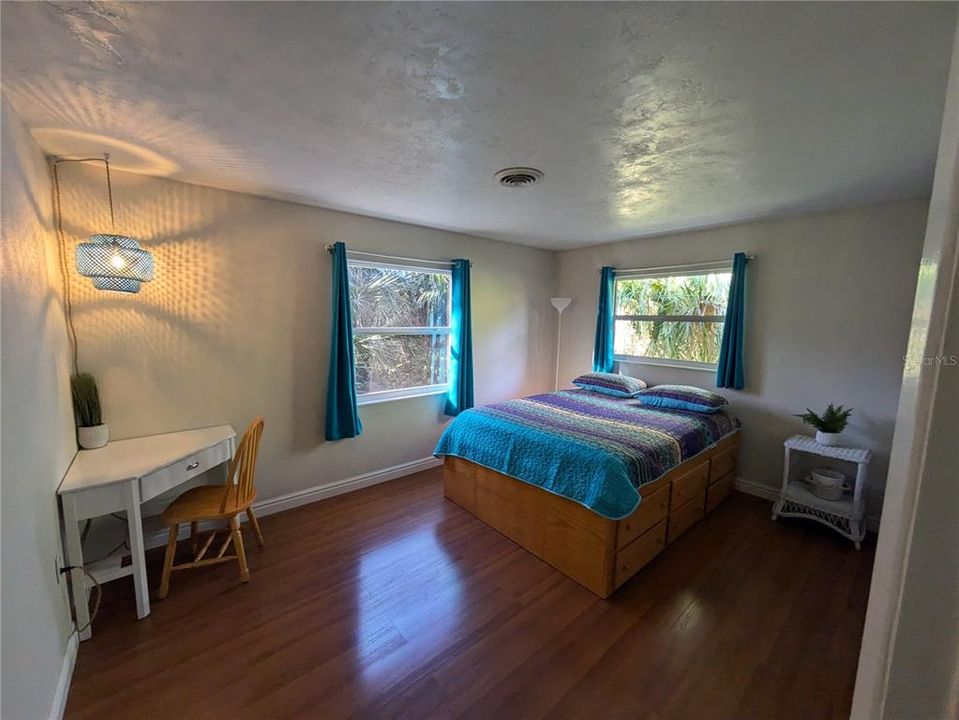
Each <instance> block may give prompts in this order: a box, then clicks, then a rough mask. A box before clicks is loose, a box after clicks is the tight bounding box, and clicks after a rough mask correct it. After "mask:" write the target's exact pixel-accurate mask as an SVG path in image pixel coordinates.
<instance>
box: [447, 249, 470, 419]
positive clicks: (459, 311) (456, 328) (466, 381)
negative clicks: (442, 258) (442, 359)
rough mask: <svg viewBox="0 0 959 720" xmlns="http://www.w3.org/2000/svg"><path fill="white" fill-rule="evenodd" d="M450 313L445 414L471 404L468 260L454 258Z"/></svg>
mask: <svg viewBox="0 0 959 720" xmlns="http://www.w3.org/2000/svg"><path fill="white" fill-rule="evenodd" d="M452 293H453V315H452V317H450V378H449V381H450V389H449V391H448V392H447V393H446V409H445V411H444V412H445V413H446V414H447V415H451V416H456V415H459V414H460V413H461V412H463V411H464V410H469V409H470V408H471V407H473V328H472V325H473V321H472V318H471V312H470V261H469V260H454V261H453V287H452Z"/></svg>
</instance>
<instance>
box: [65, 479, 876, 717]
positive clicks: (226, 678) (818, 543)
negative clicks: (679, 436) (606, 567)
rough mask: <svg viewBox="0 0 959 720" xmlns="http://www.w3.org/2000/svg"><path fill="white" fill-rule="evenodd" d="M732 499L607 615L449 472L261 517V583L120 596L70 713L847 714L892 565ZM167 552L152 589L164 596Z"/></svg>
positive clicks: (97, 630) (186, 586) (179, 586)
mask: <svg viewBox="0 0 959 720" xmlns="http://www.w3.org/2000/svg"><path fill="white" fill-rule="evenodd" d="M769 510H770V504H769V503H768V502H766V501H763V500H758V499H756V498H752V497H747V496H745V495H740V494H738V493H733V497H732V498H731V499H730V500H729V501H728V502H726V504H725V505H723V506H722V507H721V508H720V509H719V510H717V511H716V512H715V513H714V514H713V515H711V516H710V517H708V518H707V519H706V520H705V521H703V522H701V523H700V524H699V525H697V526H695V527H694V528H693V529H692V530H690V531H689V532H688V533H687V534H686V535H684V536H683V537H682V538H680V539H679V540H678V541H677V542H676V544H674V545H672V546H670V547H669V548H668V549H667V550H666V551H665V552H664V553H663V554H661V555H660V556H659V557H658V558H657V559H656V560H654V561H653V562H652V563H651V564H650V565H649V566H648V567H647V568H645V569H644V570H643V571H641V572H640V573H639V574H638V575H637V576H636V577H634V578H633V579H632V580H631V581H629V582H628V583H627V584H626V585H624V586H623V588H621V589H620V591H619V592H617V593H616V594H615V595H613V597H612V598H610V599H609V600H608V601H603V600H600V599H599V598H598V597H596V596H594V595H592V594H591V593H590V592H588V591H587V590H585V589H583V588H581V587H580V586H578V585H577V584H575V583H574V582H573V581H572V580H569V579H567V578H566V577H565V576H563V575H561V574H559V573H558V572H556V571H555V570H553V569H552V568H550V567H549V566H548V565H546V564H544V563H543V562H541V561H539V560H538V559H537V558H535V557H534V556H533V555H530V554H529V553H527V552H526V551H524V550H522V549H520V548H519V547H518V546H516V545H514V544H513V543H511V542H510V541H509V540H507V539H506V538H505V537H503V536H502V535H500V534H499V533H497V532H496V531H494V530H492V529H490V528H488V527H487V526H486V525H484V524H483V523H481V522H480V521H478V520H476V519H475V518H473V517H472V516H471V515H469V514H468V513H466V512H464V511H463V510H461V509H459V508H458V507H456V506H455V505H453V504H452V503H450V502H448V501H446V500H444V498H443V491H442V482H441V472H440V470H438V469H437V470H431V471H427V472H423V473H419V474H417V475H414V476H411V477H408V478H404V479H401V480H396V481H393V482H390V483H386V484H383V485H379V486H376V487H373V488H368V489H366V490H362V491H360V492H356V493H352V494H349V495H343V496H340V497H337V498H333V499H331V500H327V501H325V502H322V503H317V504H313V505H308V506H305V507H302V508H298V509H296V510H291V511H289V512H285V513H282V514H278V515H273V516H270V517H266V518H263V519H262V524H263V532H264V534H265V536H266V542H267V546H266V548H264V549H262V550H260V549H257V548H256V546H255V545H254V544H253V543H252V542H249V541H248V543H247V546H248V547H251V546H252V547H251V549H250V550H249V551H248V554H249V560H250V569H251V574H252V577H251V580H250V582H249V584H247V585H241V584H240V583H239V581H238V577H237V571H236V568H234V567H232V566H231V565H227V566H218V567H214V568H210V569H200V570H192V571H185V572H182V573H177V574H175V575H174V576H173V581H172V586H171V590H170V596H169V598H167V599H166V600H163V601H155V602H154V603H153V606H152V607H153V613H152V615H151V616H150V617H149V618H147V619H145V620H143V621H141V622H137V621H136V619H135V618H136V614H135V611H134V605H133V590H132V584H128V580H123V581H117V582H115V583H112V585H111V586H108V588H107V593H105V600H104V607H103V609H102V610H101V613H100V617H99V618H98V619H97V622H96V625H95V626H94V637H93V639H92V640H90V641H88V642H85V643H82V644H81V646H80V653H79V657H78V660H77V665H76V671H75V674H74V678H73V685H72V688H71V690H70V697H69V702H68V705H67V717H70V718H134V717H149V718H161V717H179V718H187V717H189V718H221V717H222V718H227V717H229V718H299V717H309V718H339V717H347V716H353V717H368V718H377V717H403V718H426V717H452V716H460V715H462V716H466V717H476V718H521V717H523V718H525V717H540V716H550V717H577V718H588V717H603V718H656V719H661V718H773V717H775V718H802V719H803V720H808V719H810V718H846V717H848V714H849V708H850V701H851V697H852V687H853V680H854V675H855V670H856V661H857V656H858V651H859V641H860V636H861V633H862V623H863V617H864V614H865V606H866V596H867V592H868V585H869V574H870V571H871V566H872V556H873V550H872V547H871V545H867V547H865V548H864V549H863V551H862V552H856V551H855V550H854V549H853V547H852V543H849V542H845V541H843V540H842V539H841V538H839V537H838V536H835V535H832V534H829V532H828V531H827V530H825V529H823V528H820V527H819V526H816V525H812V524H806V523H800V522H796V521H793V522H790V521H780V522H779V523H773V522H771V521H770V519H769ZM159 560H160V558H159V556H158V555H157V556H155V557H153V558H152V559H151V564H152V569H151V574H150V581H151V586H152V587H153V588H154V589H155V588H156V586H157V584H158V581H159V570H160V566H159Z"/></svg>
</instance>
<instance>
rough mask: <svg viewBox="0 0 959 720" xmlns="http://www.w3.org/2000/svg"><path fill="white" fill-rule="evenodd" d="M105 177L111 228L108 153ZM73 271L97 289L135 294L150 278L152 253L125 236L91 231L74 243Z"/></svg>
mask: <svg viewBox="0 0 959 720" xmlns="http://www.w3.org/2000/svg"><path fill="white" fill-rule="evenodd" d="M103 165H104V168H105V170H106V176H107V198H108V200H109V203H110V225H111V228H110V229H111V230H116V223H115V221H114V218H113V186H112V184H111V183H110V156H109V155H107V154H104V156H103ZM76 262H77V272H78V273H80V274H81V275H83V276H84V277H88V278H91V279H92V280H93V287H95V288H97V289H99V290H112V291H115V292H127V293H138V292H140V286H141V285H142V284H143V283H145V282H149V281H150V280H152V279H153V256H152V255H151V254H150V253H148V252H147V251H146V250H142V249H140V243H139V242H137V240H136V239H135V238H132V237H129V236H127V235H117V234H116V233H114V232H110V233H95V234H93V235H91V236H90V239H89V241H88V242H84V243H77V254H76Z"/></svg>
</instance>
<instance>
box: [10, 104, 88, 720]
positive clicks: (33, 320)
mask: <svg viewBox="0 0 959 720" xmlns="http://www.w3.org/2000/svg"><path fill="white" fill-rule="evenodd" d="M0 103H2V113H3V117H2V125H3V131H2V135H3V139H2V148H0V152H2V159H3V167H2V170H0V176H2V197H3V200H2V215H3V240H2V243H0V257H2V259H3V266H2V277H0V282H2V286H0V305H2V326H0V327H2V338H0V364H2V366H0V376H2V382H0V385H2V399H0V477H2V480H0V483H2V485H0V504H2V525H3V545H2V557H3V563H2V566H3V569H2V578H3V599H2V625H3V639H2V672H0V674H2V677H3V688H2V695H3V704H2V711H0V715H2V716H3V717H4V718H11V719H17V720H19V719H21V718H23V719H30V720H32V719H33V718H43V717H47V716H48V714H49V712H50V708H51V702H52V700H53V698H54V693H55V688H56V684H57V678H58V675H59V673H60V667H61V664H62V662H63V658H64V652H65V650H66V647H67V639H68V637H69V634H70V632H71V629H72V624H71V623H70V614H69V609H68V608H69V606H68V604H67V601H66V596H65V593H64V589H65V583H61V584H59V585H58V582H57V579H56V572H55V560H56V558H57V557H58V556H59V554H60V542H59V531H58V525H57V524H58V521H57V505H56V495H55V492H54V491H55V490H56V487H57V485H58V484H59V483H60V480H61V479H62V478H63V475H64V473H65V472H66V470H67V467H68V466H69V464H70V461H71V459H72V458H73V454H74V452H75V451H76V445H75V438H74V428H73V413H72V410H71V408H70V386H69V372H70V369H69V368H70V359H69V350H68V345H67V336H66V331H65V326H64V319H63V304H62V295H61V292H60V274H59V270H58V260H57V257H58V255H57V246H56V238H55V236H54V233H53V230H52V222H51V218H52V212H51V204H52V203H51V193H50V176H49V171H48V168H47V165H46V161H45V160H44V158H43V155H42V154H41V153H40V150H39V148H38V147H37V146H36V145H35V144H34V142H33V140H32V138H31V137H30V136H29V135H28V134H27V132H26V130H25V129H24V127H23V125H22V124H21V123H20V120H19V118H18V117H17V116H16V114H15V113H14V112H13V110H12V109H11V108H10V106H9V105H8V103H7V100H6V98H2V99H0Z"/></svg>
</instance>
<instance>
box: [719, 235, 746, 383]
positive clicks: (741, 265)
mask: <svg viewBox="0 0 959 720" xmlns="http://www.w3.org/2000/svg"><path fill="white" fill-rule="evenodd" d="M747 264H749V260H748V259H747V258H746V255H745V253H736V254H735V255H734V256H733V278H732V282H730V284H729V299H728V300H727V301H726V323H725V326H724V327H723V342H722V345H721V346H720V348H719V364H718V366H717V368H716V387H721V388H735V389H736V390H741V389H742V388H743V386H744V385H745V384H746V376H745V368H744V366H743V336H744V334H745V321H746V265H747Z"/></svg>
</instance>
